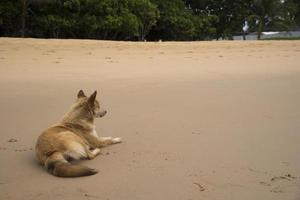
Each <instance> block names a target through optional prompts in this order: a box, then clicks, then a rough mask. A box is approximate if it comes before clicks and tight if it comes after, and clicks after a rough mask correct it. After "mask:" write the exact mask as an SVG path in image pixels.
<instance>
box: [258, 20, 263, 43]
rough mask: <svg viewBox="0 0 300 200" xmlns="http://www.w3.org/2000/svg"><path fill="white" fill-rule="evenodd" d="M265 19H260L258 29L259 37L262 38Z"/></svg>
mask: <svg viewBox="0 0 300 200" xmlns="http://www.w3.org/2000/svg"><path fill="white" fill-rule="evenodd" d="M264 23H265V22H264V20H262V19H260V20H259V24H258V31H257V39H258V40H260V39H261V34H262V32H263V30H264Z"/></svg>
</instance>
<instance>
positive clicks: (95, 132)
mask: <svg viewBox="0 0 300 200" xmlns="http://www.w3.org/2000/svg"><path fill="white" fill-rule="evenodd" d="M91 135H93V136H95V137H96V138H99V136H98V134H97V131H96V126H95V125H94V126H93V131H92V132H91Z"/></svg>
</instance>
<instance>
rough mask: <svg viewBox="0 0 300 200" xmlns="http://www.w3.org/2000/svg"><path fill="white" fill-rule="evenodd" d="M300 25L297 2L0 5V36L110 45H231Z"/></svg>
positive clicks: (102, 0)
mask: <svg viewBox="0 0 300 200" xmlns="http://www.w3.org/2000/svg"><path fill="white" fill-rule="evenodd" d="M246 20H247V21H248V22H249V24H250V31H254V32H258V35H259V37H260V34H261V32H263V31H268V30H272V31H275V30H290V29H292V28H295V27H296V25H298V26H299V25H300V2H299V0H285V1H281V0H222V1H220V0H201V1H200V0H43V1H41V0H39V1H37V0H3V1H0V36H22V34H25V36H27V37H44V38H91V39H110V40H145V39H147V40H159V39H162V40H211V39H218V38H224V39H232V37H233V35H234V34H236V33H242V32H243V30H242V28H243V24H244V23H245V21H246Z"/></svg>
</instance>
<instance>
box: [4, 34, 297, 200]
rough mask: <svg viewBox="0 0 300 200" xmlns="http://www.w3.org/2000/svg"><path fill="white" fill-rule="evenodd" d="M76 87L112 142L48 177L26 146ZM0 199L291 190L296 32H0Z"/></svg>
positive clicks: (211, 198)
mask: <svg viewBox="0 0 300 200" xmlns="http://www.w3.org/2000/svg"><path fill="white" fill-rule="evenodd" d="M80 89H83V90H84V91H85V92H86V93H88V94H90V93H92V92H93V91H94V90H97V91H98V92H99V99H100V102H101V104H102V106H103V108H105V109H107V110H108V115H107V116H106V117H104V118H102V119H99V120H97V121H96V126H97V131H98V133H99V135H101V136H115V137H117V136H119V137H122V138H123V141H124V142H123V143H121V144H118V145H114V146H110V147H107V148H104V149H102V154H101V155H100V156H98V157H97V158H95V159H94V160H91V161H83V164H84V165H87V166H89V167H93V168H96V169H98V170H99V171H100V172H99V173H98V174H97V175H94V176H90V177H83V178H75V179H65V178H57V177H54V176H52V175H50V174H48V173H47V172H46V171H45V170H44V169H43V168H42V167H41V166H39V165H38V164H37V163H36V160H35V156H34V146H35V141H36V138H37V137H38V135H39V134H40V133H41V131H42V130H43V129H45V128H46V127H48V126H49V125H51V124H53V123H55V122H57V121H58V120H59V119H60V118H61V117H62V115H63V114H64V113H65V112H66V111H67V110H68V109H69V106H70V105H71V104H72V102H73V101H74V100H75V97H76V94H77V92H78V91H79V90H80ZM0 92H1V96H0V121H1V133H0V163H1V167H0V199H1V200H9V199H11V200H15V199H24V200H31V199H45V200H48V199H49V200H50V199H57V200H60V199H64V200H77V199H78V200H79V199H80V200H81V199H87V200H93V199H101V200H124V199H128V200H141V199H142V200H148V199H149V200H153V199H155V200H166V199H169V200H198V199H206V200H235V199H236V200H241V199H242V200H253V199H262V200H299V199H300V157H299V155H300V145H299V142H300V123H299V122H300V42H299V41H260V42H258V41H255V42H254V41H252V42H243V41H239V42H231V41H230V42H229V41H228V42H160V43H158V42H157V43H149V42H147V43H137V42H111V41H91V40H42V39H13V38H10V39H9V38H0Z"/></svg>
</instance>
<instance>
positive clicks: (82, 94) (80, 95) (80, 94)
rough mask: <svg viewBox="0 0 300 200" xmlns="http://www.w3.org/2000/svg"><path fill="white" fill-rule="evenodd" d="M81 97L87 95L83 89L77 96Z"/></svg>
mask: <svg viewBox="0 0 300 200" xmlns="http://www.w3.org/2000/svg"><path fill="white" fill-rule="evenodd" d="M81 97H86V96H85V94H84V92H83V91H82V90H79V92H78V94H77V98H81Z"/></svg>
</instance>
